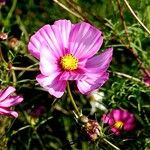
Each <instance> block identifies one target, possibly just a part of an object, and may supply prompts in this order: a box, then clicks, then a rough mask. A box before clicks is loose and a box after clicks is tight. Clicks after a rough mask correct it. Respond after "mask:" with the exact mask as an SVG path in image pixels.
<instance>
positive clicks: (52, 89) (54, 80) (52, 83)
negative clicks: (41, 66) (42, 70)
mask: <svg viewBox="0 0 150 150" xmlns="http://www.w3.org/2000/svg"><path fill="white" fill-rule="evenodd" d="M36 79H37V81H38V82H39V84H40V85H41V86H42V87H43V88H44V89H45V90H47V91H48V92H49V93H50V94H51V95H53V96H55V97H57V98H60V97H61V96H62V95H63V94H64V91H65V88H66V81H64V80H59V75H56V74H55V75H53V76H52V75H51V76H48V77H46V76H44V75H42V74H40V75H38V76H37V78H36Z"/></svg>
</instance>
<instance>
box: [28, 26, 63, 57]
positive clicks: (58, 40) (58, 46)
mask: <svg viewBox="0 0 150 150" xmlns="http://www.w3.org/2000/svg"><path fill="white" fill-rule="evenodd" d="M43 42H45V43H46V44H47V45H49V47H50V48H51V50H53V53H55V56H56V57H57V58H59V57H60V56H62V55H63V54H64V47H63V42H62V35H61V33H60V31H59V29H58V27H57V26H55V25H51V26H50V25H45V26H43V27H42V28H41V29H40V30H38V31H37V32H36V33H35V34H34V35H32V36H31V38H30V41H29V44H28V49H29V52H30V53H31V54H32V55H33V56H34V57H36V58H37V59H39V57H40V52H41V49H40V48H41V45H42V43H43Z"/></svg>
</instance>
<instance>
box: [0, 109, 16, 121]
mask: <svg viewBox="0 0 150 150" xmlns="http://www.w3.org/2000/svg"><path fill="white" fill-rule="evenodd" d="M0 115H5V116H12V117H15V118H17V117H18V113H17V112H15V111H12V110H10V109H9V108H1V107H0Z"/></svg>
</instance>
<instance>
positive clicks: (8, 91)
mask: <svg viewBox="0 0 150 150" xmlns="http://www.w3.org/2000/svg"><path fill="white" fill-rule="evenodd" d="M15 91H16V89H15V88H14V87H12V86H9V87H8V88H7V89H5V90H1V91H0V101H3V100H4V99H5V98H6V97H7V96H9V95H10V94H11V93H13V92H15Z"/></svg>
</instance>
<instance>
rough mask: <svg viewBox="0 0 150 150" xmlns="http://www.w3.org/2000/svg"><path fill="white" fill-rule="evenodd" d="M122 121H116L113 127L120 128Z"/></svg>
mask: <svg viewBox="0 0 150 150" xmlns="http://www.w3.org/2000/svg"><path fill="white" fill-rule="evenodd" d="M123 125H124V123H123V122H122V121H116V122H115V124H114V127H115V128H117V129H122V127H123Z"/></svg>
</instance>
